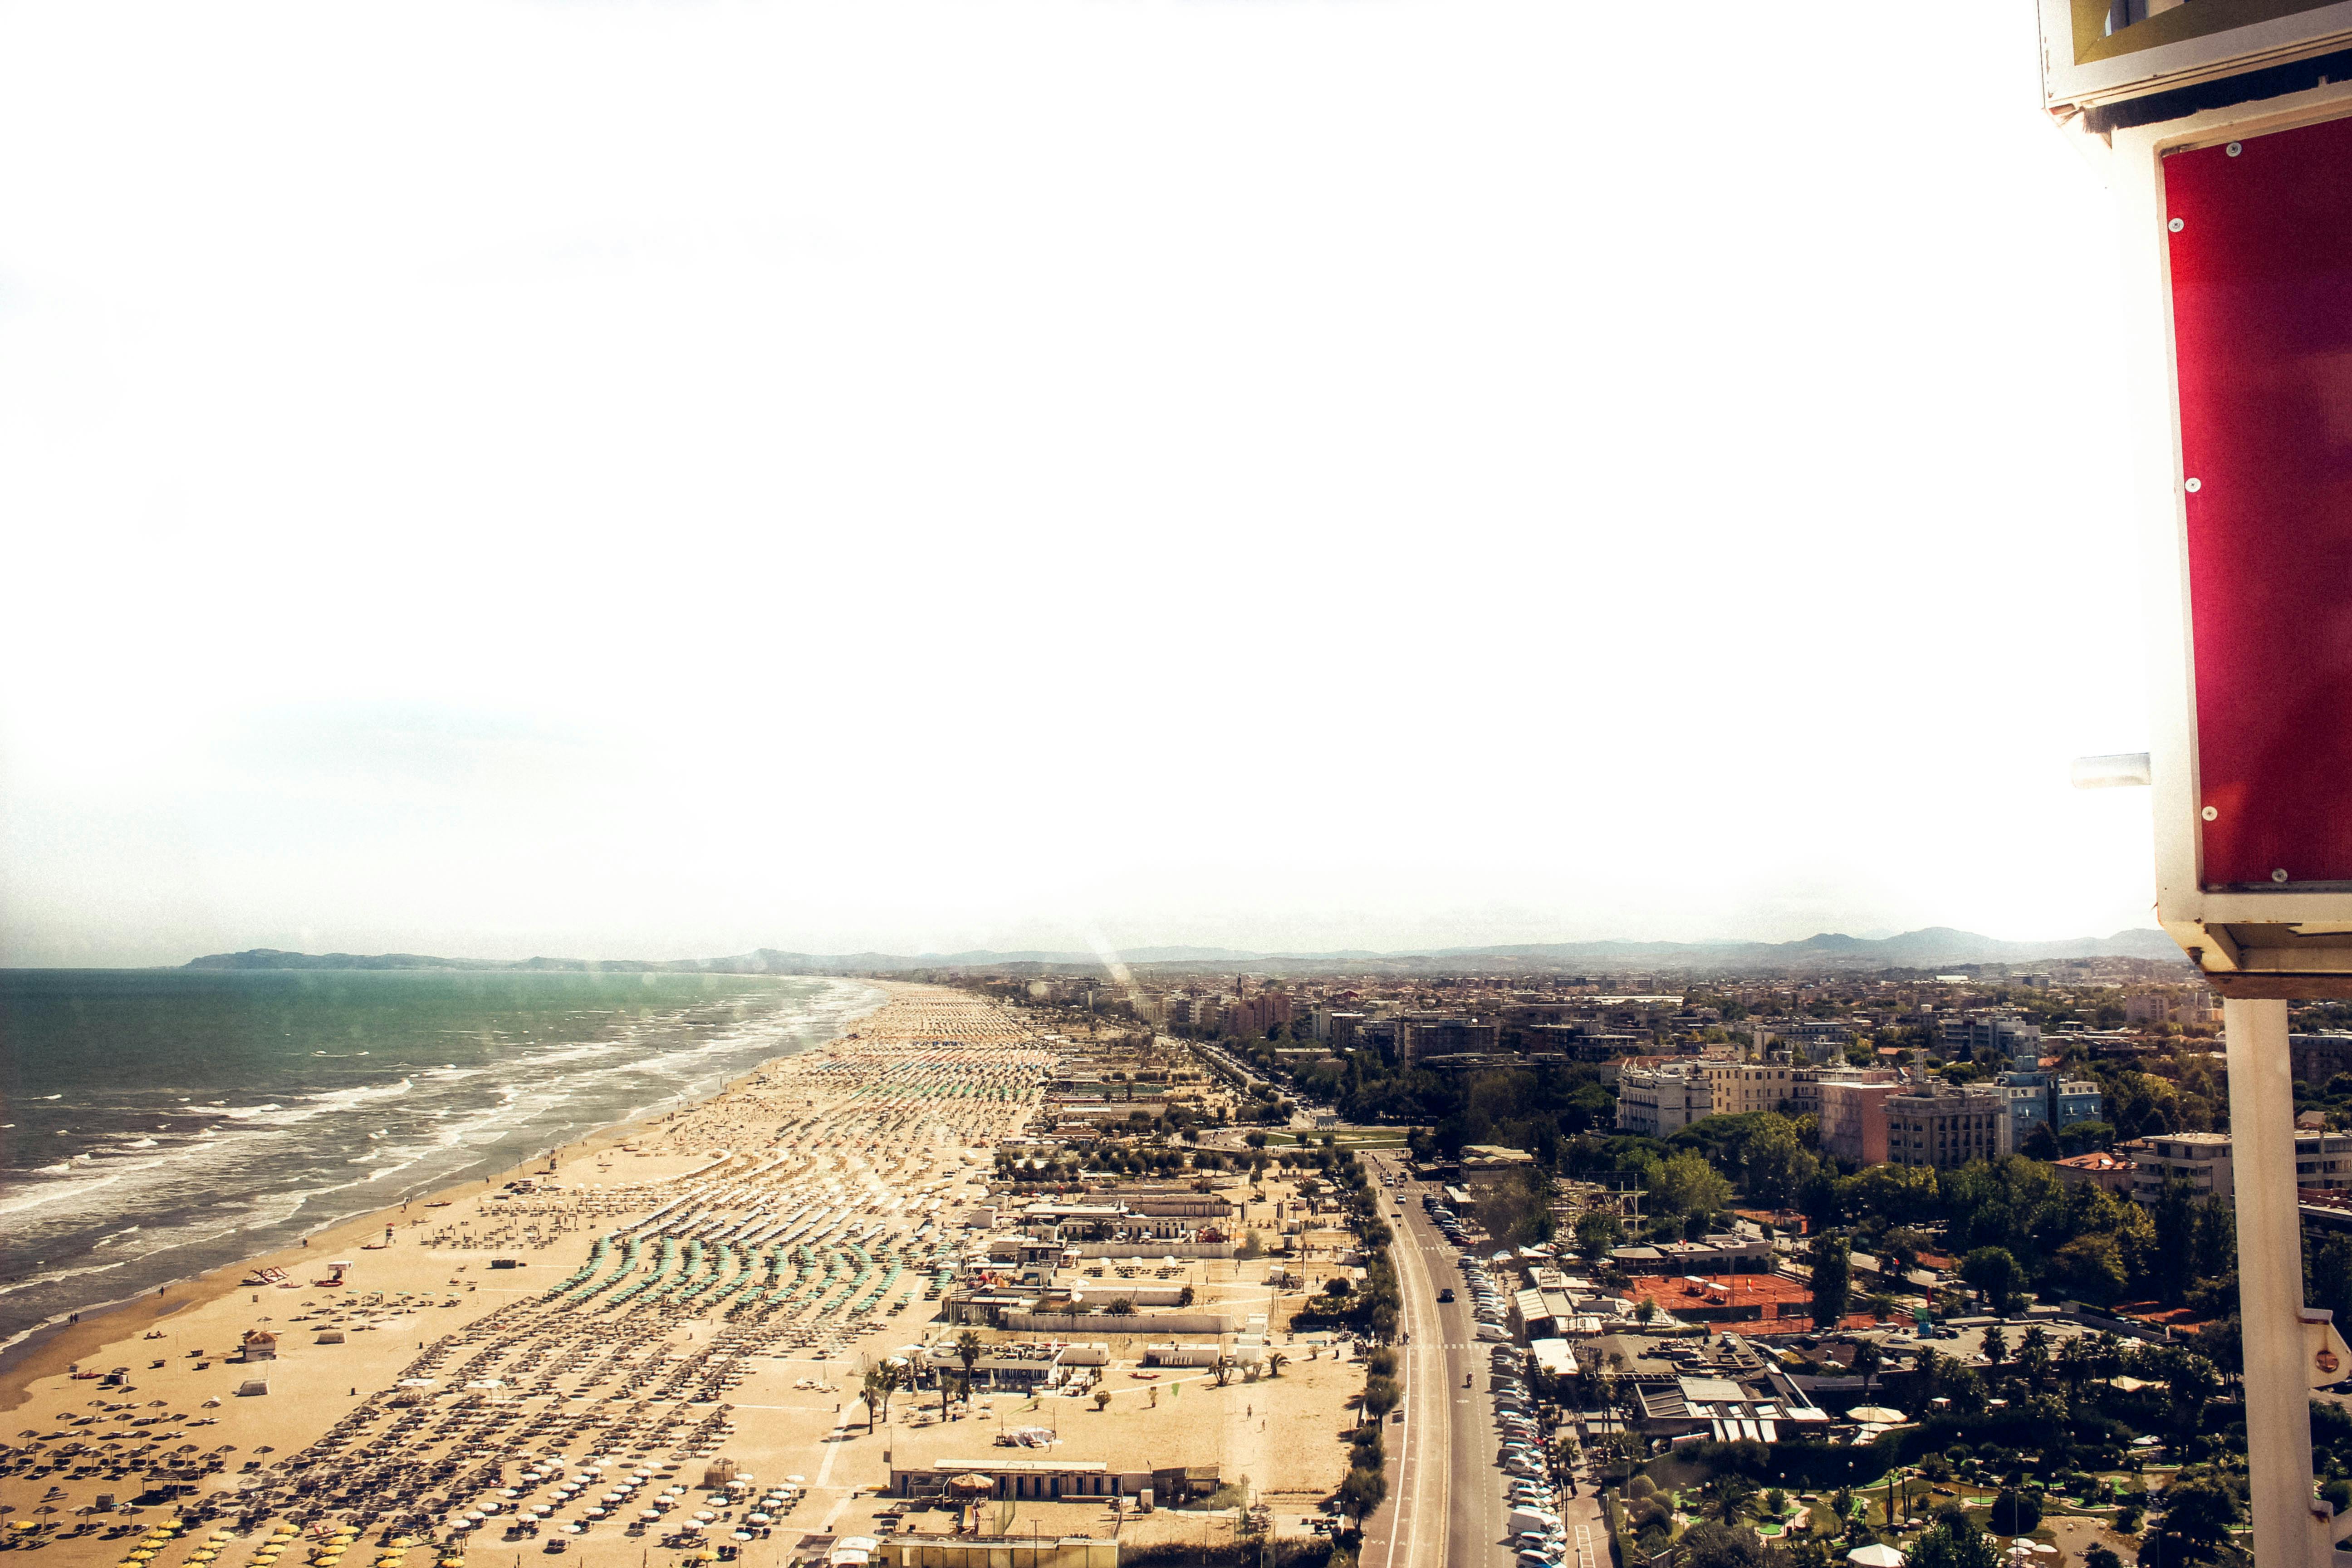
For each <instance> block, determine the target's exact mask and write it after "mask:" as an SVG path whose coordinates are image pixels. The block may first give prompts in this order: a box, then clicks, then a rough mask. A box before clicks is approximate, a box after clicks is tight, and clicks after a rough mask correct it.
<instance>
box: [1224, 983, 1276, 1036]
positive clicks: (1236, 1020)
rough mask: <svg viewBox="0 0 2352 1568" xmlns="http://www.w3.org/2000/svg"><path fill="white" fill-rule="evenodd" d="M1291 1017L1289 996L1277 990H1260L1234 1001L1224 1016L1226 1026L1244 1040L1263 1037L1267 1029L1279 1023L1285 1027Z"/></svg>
mask: <svg viewBox="0 0 2352 1568" xmlns="http://www.w3.org/2000/svg"><path fill="white" fill-rule="evenodd" d="M1290 1019H1291V1005H1290V998H1289V997H1288V996H1287V995H1286V994H1284V993H1282V992H1279V991H1261V992H1259V993H1258V994H1256V995H1255V996H1244V997H1241V998H1240V999H1238V1000H1237V1001H1235V1002H1234V1005H1233V1007H1232V1009H1231V1010H1230V1012H1229V1014H1228V1016H1227V1018H1226V1027H1227V1029H1228V1030H1229V1031H1230V1032H1231V1033H1232V1034H1234V1035H1235V1036H1237V1037H1240V1038H1242V1039H1244V1040H1259V1039H1264V1038H1265V1032H1266V1031H1267V1030H1268V1029H1271V1028H1273V1027H1275V1026H1276V1025H1280V1026H1283V1027H1285V1028H1287V1027H1288V1026H1289V1025H1290Z"/></svg>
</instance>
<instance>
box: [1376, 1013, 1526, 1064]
mask: <svg viewBox="0 0 2352 1568" xmlns="http://www.w3.org/2000/svg"><path fill="white" fill-rule="evenodd" d="M1396 1027H1397V1049H1398V1051H1399V1053H1400V1055H1401V1057H1402V1059H1403V1060H1405V1061H1408V1062H1417V1061H1421V1060H1423V1059H1424V1058H1429V1057H1457V1056H1468V1055H1477V1056H1486V1055H1491V1054H1492V1053H1493V1052H1494V1051H1496V1049H1498V1048H1499V1047H1500V1043H1501V1036H1502V1026H1501V1025H1499V1024H1496V1023H1493V1022H1491V1021H1489V1022H1485V1023H1481V1022H1480V1021H1478V1020H1477V1019H1475V1018H1448V1017H1443V1016H1429V1015H1416V1016H1411V1017H1403V1018H1399V1019H1398V1020H1397V1026H1396Z"/></svg>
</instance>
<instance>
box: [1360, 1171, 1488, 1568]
mask: <svg viewBox="0 0 2352 1568" xmlns="http://www.w3.org/2000/svg"><path fill="white" fill-rule="evenodd" d="M1368 1157H1369V1158H1370V1161H1371V1164H1372V1168H1373V1170H1374V1171H1376V1172H1377V1173H1380V1175H1381V1176H1382V1177H1386V1176H1389V1175H1391V1174H1394V1173H1397V1172H1398V1171H1399V1170H1401V1169H1402V1158H1401V1156H1398V1155H1389V1156H1385V1157H1383V1156H1381V1155H1378V1154H1373V1155H1370V1156H1368ZM1381 1197H1382V1201H1383V1203H1384V1204H1385V1205H1386V1206H1387V1210H1388V1211H1395V1210H1398V1209H1402V1211H1403V1214H1402V1216H1400V1215H1397V1214H1395V1213H1394V1212H1389V1213H1388V1220H1389V1225H1390V1226H1391V1228H1392V1229H1394V1230H1395V1232H1396V1234H1397V1245H1396V1249H1395V1257H1396V1259H1397V1272H1398V1285H1399V1288H1400V1289H1401V1290H1402V1293H1403V1296H1404V1331H1405V1332H1406V1333H1407V1334H1409V1335H1411V1336H1412V1343H1410V1344H1409V1345H1407V1346H1405V1347H1404V1352H1403V1354H1404V1358H1405V1370H1406V1373H1407V1382H1406V1384H1405V1405H1404V1410H1405V1421H1404V1425H1403V1426H1402V1427H1399V1426H1393V1425H1391V1426H1390V1428H1389V1430H1390V1431H1391V1433H1402V1434H1403V1435H1404V1436H1405V1439H1406V1442H1405V1445H1404V1447H1403V1451H1402V1455H1401V1456H1400V1457H1399V1458H1398V1461H1397V1463H1396V1464H1395V1465H1394V1466H1393V1467H1392V1468H1391V1481H1390V1485H1391V1497H1390V1501H1389V1503H1388V1504H1387V1505H1386V1506H1385V1507H1384V1508H1383V1509H1382V1510H1381V1513H1380V1514H1379V1515H1376V1516H1375V1517H1374V1519H1373V1521H1371V1525H1370V1528H1369V1529H1368V1530H1367V1531H1366V1534H1365V1541H1364V1551H1363V1554H1362V1557H1361V1559H1360V1561H1361V1563H1362V1565H1363V1568H1440V1565H1441V1564H1442V1565H1444V1568H1509V1565H1510V1563H1512V1561H1513V1553H1512V1552H1511V1551H1510V1549H1509V1548H1507V1547H1506V1546H1504V1545H1503V1544H1502V1537H1503V1523H1504V1521H1505V1519H1506V1518H1507V1515H1508V1511H1509V1510H1507V1509H1506V1508H1505V1507H1504V1499H1505V1497H1506V1495H1507V1493H1506V1492H1505V1489H1504V1482H1503V1473H1502V1471H1501V1469H1500V1468H1498V1467H1497V1465H1496V1458H1497V1456H1498V1455H1499V1453H1500V1452H1501V1448H1502V1437H1501V1435H1500V1434H1499V1433H1498V1432H1497V1431H1496V1427H1495V1418H1494V1417H1495V1411H1494V1404H1493V1401H1492V1400H1491V1399H1490V1398H1489V1397H1488V1392H1487V1386H1486V1384H1487V1375H1488V1368H1489V1364H1490V1363H1489V1355H1490V1350H1489V1347H1488V1346H1487V1345H1486V1343H1484V1342H1481V1341H1480V1340H1479V1338H1478V1329H1477V1323H1476V1321H1475V1320H1474V1319H1473V1318H1472V1317H1471V1315H1470V1304H1469V1302H1468V1301H1467V1300H1454V1301H1450V1302H1440V1301H1439V1300H1438V1299H1437V1292H1438V1289H1440V1287H1441V1286H1444V1285H1447V1284H1451V1285H1454V1287H1455V1288H1456V1289H1457V1290H1458V1289H1459V1287H1460V1280H1461V1274H1460V1270H1459V1268H1458V1267H1457V1264H1456V1261H1455V1259H1456V1256H1457V1255H1456V1253H1455V1251H1454V1247H1453V1245H1452V1244H1451V1243H1449V1242H1448V1241H1447V1240H1446V1239H1445V1237H1444V1236H1442V1235H1440V1234H1439V1233H1438V1230H1437V1227H1436V1226H1433V1225H1432V1224H1430V1222H1429V1218H1428V1216H1427V1215H1425V1214H1423V1212H1422V1208H1421V1190H1420V1189H1419V1188H1416V1187H1412V1186H1407V1187H1404V1188H1401V1189H1400V1188H1390V1187H1385V1186H1384V1187H1382V1188H1381ZM1390 1448H1391V1453H1395V1452H1396V1451H1397V1448H1398V1445H1397V1444H1396V1442H1395V1441H1394V1440H1393V1438H1392V1439H1391V1443H1390Z"/></svg>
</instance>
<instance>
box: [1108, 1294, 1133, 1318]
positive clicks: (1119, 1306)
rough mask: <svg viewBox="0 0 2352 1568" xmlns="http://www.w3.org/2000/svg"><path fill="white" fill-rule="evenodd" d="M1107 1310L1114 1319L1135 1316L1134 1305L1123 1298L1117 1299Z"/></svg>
mask: <svg viewBox="0 0 2352 1568" xmlns="http://www.w3.org/2000/svg"><path fill="white" fill-rule="evenodd" d="M1108 1310H1109V1312H1110V1315H1111V1316H1112V1317H1114V1318H1131V1317H1133V1316H1135V1303H1134V1301H1132V1300H1129V1298H1127V1297H1125V1296H1120V1297H1117V1298H1115V1299H1114V1300H1112V1302H1111V1304H1110V1307H1109V1309H1108Z"/></svg>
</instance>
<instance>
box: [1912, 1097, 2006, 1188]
mask: <svg viewBox="0 0 2352 1568" xmlns="http://www.w3.org/2000/svg"><path fill="white" fill-rule="evenodd" d="M1886 1142H1887V1152H1886V1157H1887V1159H1888V1160H1890V1161H1892V1162H1893V1163H1895V1164H1897V1165H1934V1166H1936V1167H1937V1168H1938V1169H1945V1168H1948V1167H1951V1166H1955V1165H1965V1164H1967V1163H1969V1161H1971V1160H1990V1159H1992V1158H1994V1157H1995V1156H1996V1155H2000V1154H2008V1153H2013V1152H2015V1151H2016V1147H2017V1146H2016V1144H2015V1143H2014V1142H2012V1141H2011V1136H2010V1121H2009V1096H2008V1095H2007V1094H2006V1093H2004V1092H2002V1091H2001V1090H2000V1089H1998V1088H1979V1087H1973V1086H1972V1087H1969V1088H1966V1089H1953V1088H1948V1087H1940V1086H1939V1087H1937V1088H1935V1089H1912V1090H1909V1091H1907V1092H1906V1093H1903V1094H1895V1095H1889V1096H1888V1097H1887V1100H1886Z"/></svg>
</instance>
